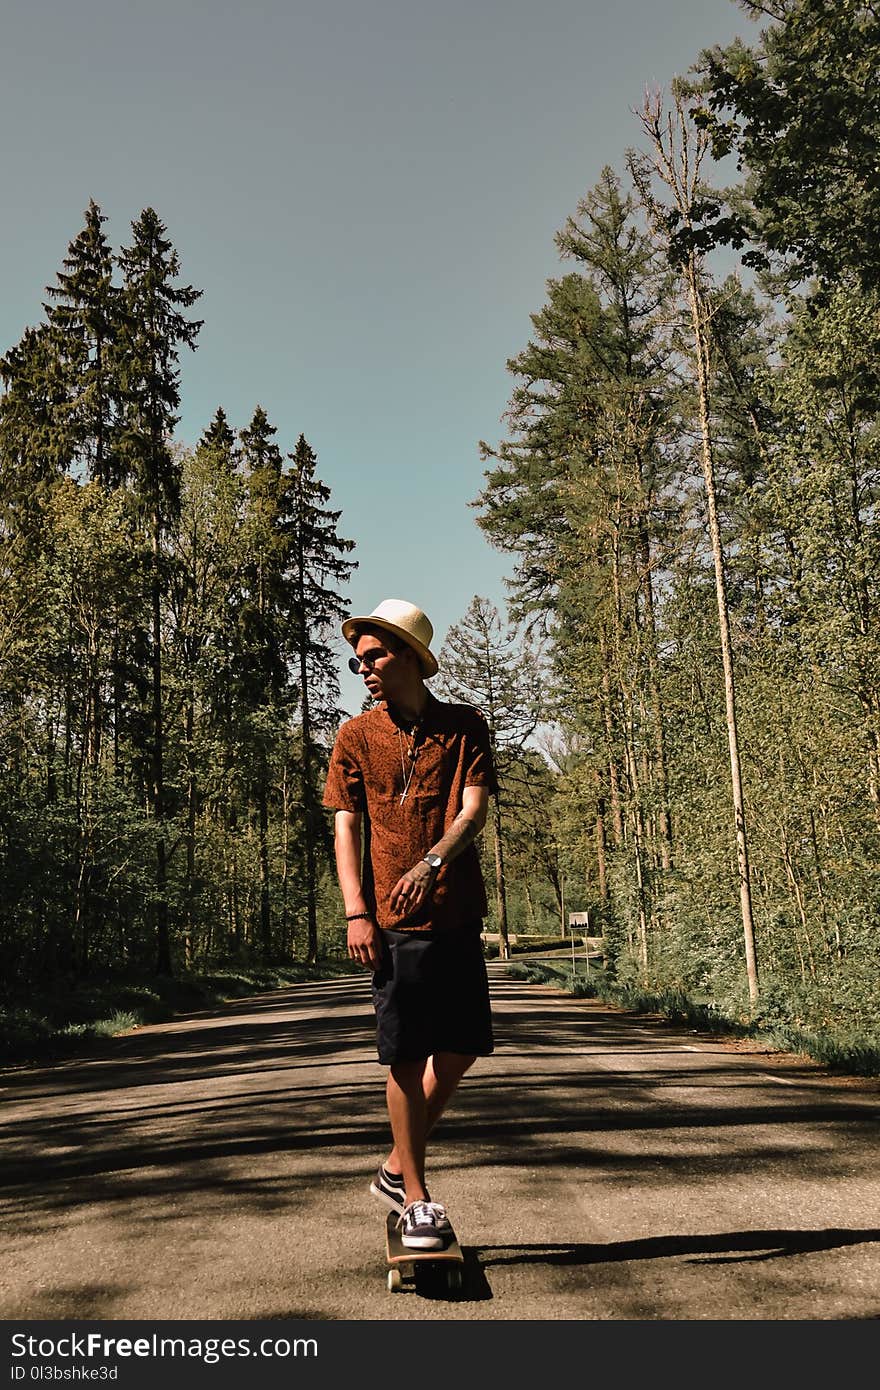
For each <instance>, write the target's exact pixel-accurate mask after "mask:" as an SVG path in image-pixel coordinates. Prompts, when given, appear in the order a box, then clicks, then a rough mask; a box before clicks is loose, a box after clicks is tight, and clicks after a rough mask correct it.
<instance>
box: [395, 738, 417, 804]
mask: <svg viewBox="0 0 880 1390" xmlns="http://www.w3.org/2000/svg"><path fill="white" fill-rule="evenodd" d="M420 728H421V720H419V721H418V722H417V723H415V724H413V727H412V732H411V733H410V736H409V741H408V743H407V753H408V754H409V760H410V763H409V772H407V770H406V764H405V762H404V759H403V734H402V732H401V729H400V725H398V727H397V747H398V751H399V753H400V776H401V779H402V781H403V791H402V792H401V793H400V805H401V806H402V805H403V803H404V801H405V800H406V794H407V792H408V791H409V784H410V782H411V781H412V779H413V773H414V772H415V770H416V758H417V757H418V756H419V750H418V736H419V731H420Z"/></svg>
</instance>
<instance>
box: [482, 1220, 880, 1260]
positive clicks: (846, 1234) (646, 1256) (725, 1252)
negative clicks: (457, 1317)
mask: <svg viewBox="0 0 880 1390" xmlns="http://www.w3.org/2000/svg"><path fill="white" fill-rule="evenodd" d="M878 1241H880V1230H878V1229H877V1228H873V1227H869V1228H866V1229H849V1228H844V1227H838V1228H834V1227H829V1228H828V1229H825V1230H818V1231H807V1230H783V1229H780V1230H765V1231H719V1232H717V1233H712V1234H708V1235H676V1236H647V1237H645V1238H643V1239H641V1240H616V1241H609V1242H608V1243H607V1244H603V1245H599V1244H581V1243H579V1242H572V1243H571V1244H569V1243H562V1244H557V1245H482V1246H479V1247H478V1248H477V1250H476V1254H477V1255H478V1257H479V1260H480V1263H481V1264H482V1265H489V1266H491V1265H529V1264H548V1265H595V1264H623V1263H624V1262H626V1261H628V1260H660V1259H674V1258H676V1257H678V1256H682V1255H684V1256H690V1257H692V1259H691V1263H695V1264H730V1263H734V1262H740V1261H746V1260H750V1261H751V1260H756V1261H757V1260H778V1259H780V1258H782V1257H784V1256H790V1255H810V1254H814V1253H817V1252H818V1251H824V1250H839V1249H842V1248H844V1247H846V1246H850V1245H869V1244H876V1243H877V1242H878Z"/></svg>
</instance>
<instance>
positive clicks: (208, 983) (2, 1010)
mask: <svg viewBox="0 0 880 1390" xmlns="http://www.w3.org/2000/svg"><path fill="white" fill-rule="evenodd" d="M356 969H358V971H359V968H358V967H355V966H353V965H352V964H351V963H350V962H349V961H347V960H326V961H321V962H319V964H318V965H316V966H307V965H289V966H271V967H256V966H255V967H244V966H218V967H215V968H212V969H208V970H206V971H204V972H185V973H181V974H179V975H177V976H175V977H173V978H171V979H169V978H167V977H164V976H149V977H145V978H140V979H131V978H127V979H126V978H120V979H104V980H96V981H82V982H80V983H78V984H75V985H72V986H69V987H67V988H65V989H58V990H54V991H53V990H43V991H38V990H35V991H33V992H32V993H31V995H30V996H29V997H28V999H27V1000H26V1001H23V1000H14V1001H8V1002H6V1003H3V1002H0V1062H27V1061H46V1060H51V1059H52V1058H55V1057H64V1056H69V1055H71V1054H72V1053H75V1052H77V1051H82V1050H83V1047H84V1045H85V1044H90V1043H96V1042H99V1041H100V1040H101V1039H107V1038H112V1037H115V1036H116V1035H117V1034H119V1033H125V1032H129V1031H130V1030H131V1029H133V1028H139V1027H142V1026H143V1025H144V1024H147V1023H165V1022H167V1021H168V1020H169V1019H172V1018H174V1017H175V1016H176V1015H178V1014H183V1013H192V1012H197V1011H199V1010H201V1009H210V1008H216V1007H219V1006H220V1005H222V1004H223V1003H224V1002H225V1001H226V1000H227V999H241V998H245V997H247V996H248V995H252V994H265V993H266V992H267V991H270V990H275V989H283V988H284V987H285V986H286V985H290V984H298V983H302V982H304V981H308V980H326V979H332V978H334V977H335V976H339V975H348V974H351V973H353V971H354V970H356Z"/></svg>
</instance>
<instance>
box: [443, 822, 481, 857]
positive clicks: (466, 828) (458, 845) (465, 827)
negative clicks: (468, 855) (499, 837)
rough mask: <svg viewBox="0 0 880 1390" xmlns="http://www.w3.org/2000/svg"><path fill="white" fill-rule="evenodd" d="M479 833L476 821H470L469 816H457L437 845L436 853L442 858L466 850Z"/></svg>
mask: <svg viewBox="0 0 880 1390" xmlns="http://www.w3.org/2000/svg"><path fill="white" fill-rule="evenodd" d="M479 833H480V832H479V828H478V826H477V823H476V821H472V820H471V819H470V817H469V816H464V815H458V816H456V818H455V820H454V821H453V822H452V824H451V826H450V827H449V829H448V830H447V832H446V834H445V835H444V836H443V839H442V840H441V841H440V843H439V844H438V845H437V847H436V849H437V853H438V854H440V855H443V857H444V858H449V856H450V855H451V854H458V853H460V852H461V850H463V849H467V847H468V845H470V844H472V843H473V841H474V840H475V839H476V838H477V835H478V834H479Z"/></svg>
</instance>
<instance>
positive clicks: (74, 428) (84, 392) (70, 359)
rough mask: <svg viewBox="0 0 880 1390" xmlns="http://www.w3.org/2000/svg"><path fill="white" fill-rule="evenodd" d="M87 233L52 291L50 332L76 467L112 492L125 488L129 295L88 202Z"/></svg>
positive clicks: (70, 249)
mask: <svg viewBox="0 0 880 1390" xmlns="http://www.w3.org/2000/svg"><path fill="white" fill-rule="evenodd" d="M85 219H86V220H85V226H84V228H83V230H82V231H81V232H80V234H79V236H78V237H76V238H75V240H74V241H72V242H71V243H70V246H69V247H68V251H67V255H66V257H65V259H64V269H63V270H61V271H59V272H58V275H57V278H56V283H55V284H54V285H52V286H50V287H49V289H48V294H49V296H50V299H51V301H52V303H51V306H47V313H48V327H49V330H50V334H51V336H52V339H53V342H54V344H55V347H56V351H57V352H58V354H59V357H60V362H61V366H62V371H63V374H64V380H65V385H66V394H67V401H66V405H65V412H64V414H65V423H66V428H67V430H68V431H69V438H70V443H69V446H68V452H69V457H70V462H71V464H74V463H82V464H83V465H84V466H85V469H86V471H87V473H88V476H89V477H91V478H94V479H95V480H97V481H98V482H100V483H102V484H104V485H105V486H114V485H116V484H117V483H118V481H119V471H118V466H117V463H116V460H115V458H114V443H115V439H114V434H115V429H116V425H117V414H118V395H119V386H118V371H119V365H120V364H119V358H118V354H119V348H120V340H121V334H122V296H121V292H120V290H119V289H118V288H117V287H116V286H115V285H114V283H113V254H112V251H111V249H110V246H109V244H108V242H107V239H106V237H105V236H104V232H103V224H104V222H106V220H107V219H106V217H104V215H103V214H102V212H101V209H100V208H99V207H98V205H97V203H96V202H95V201H94V200H91V201H90V202H89V206H88V208H87V209H86V214H85Z"/></svg>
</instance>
